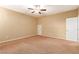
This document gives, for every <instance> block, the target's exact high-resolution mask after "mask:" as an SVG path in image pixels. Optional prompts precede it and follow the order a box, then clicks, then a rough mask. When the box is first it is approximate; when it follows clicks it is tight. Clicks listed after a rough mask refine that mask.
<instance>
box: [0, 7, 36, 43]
mask: <svg viewBox="0 0 79 59" xmlns="http://www.w3.org/2000/svg"><path fill="white" fill-rule="evenodd" d="M33 35H36V20H35V19H34V18H33V17H30V16H27V15H24V14H21V13H18V12H14V11H10V10H7V9H4V8H0V42H1V41H6V40H9V39H13V38H17V37H22V36H27V37H28V36H33Z"/></svg>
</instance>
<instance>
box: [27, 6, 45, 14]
mask: <svg viewBox="0 0 79 59" xmlns="http://www.w3.org/2000/svg"><path fill="white" fill-rule="evenodd" d="M28 9H29V10H31V11H32V12H31V13H36V12H37V13H39V14H42V12H44V11H46V9H45V8H41V6H40V5H34V6H33V8H28Z"/></svg>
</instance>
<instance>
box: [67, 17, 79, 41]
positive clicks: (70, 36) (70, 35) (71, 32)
mask: <svg viewBox="0 0 79 59" xmlns="http://www.w3.org/2000/svg"><path fill="white" fill-rule="evenodd" d="M77 24H78V22H77V17H73V18H67V19H66V39H67V40H71V41H77V38H78V37H77V28H78V26H77Z"/></svg>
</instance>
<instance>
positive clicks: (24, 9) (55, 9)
mask: <svg viewBox="0 0 79 59" xmlns="http://www.w3.org/2000/svg"><path fill="white" fill-rule="evenodd" d="M2 7H4V8H7V9H10V10H13V11H17V12H20V13H24V14H26V15H30V16H34V17H40V16H47V15H51V14H56V13H61V12H66V11H70V10H74V9H77V8H78V7H79V6H78V5H43V6H41V8H45V9H46V11H43V12H42V14H39V13H31V11H30V10H28V8H29V7H33V6H32V5H29V6H25V5H8V6H2Z"/></svg>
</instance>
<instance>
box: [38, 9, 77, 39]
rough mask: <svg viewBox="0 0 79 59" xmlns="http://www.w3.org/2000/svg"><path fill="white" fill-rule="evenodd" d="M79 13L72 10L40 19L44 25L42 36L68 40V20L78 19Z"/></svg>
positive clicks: (40, 22)
mask: <svg viewBox="0 0 79 59" xmlns="http://www.w3.org/2000/svg"><path fill="white" fill-rule="evenodd" d="M77 13H78V11H77V10H72V11H68V12H63V13H59V14H55V15H50V16H46V17H42V18H40V19H38V21H39V22H38V23H39V24H40V25H42V35H44V36H49V37H53V38H60V39H65V38H66V18H68V17H76V16H77Z"/></svg>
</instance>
